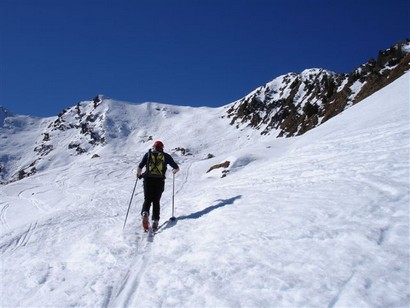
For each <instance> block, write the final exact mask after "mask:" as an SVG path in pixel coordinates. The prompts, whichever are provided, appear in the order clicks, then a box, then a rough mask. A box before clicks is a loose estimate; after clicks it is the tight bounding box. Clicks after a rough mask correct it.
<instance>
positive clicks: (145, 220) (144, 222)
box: [142, 212, 149, 232]
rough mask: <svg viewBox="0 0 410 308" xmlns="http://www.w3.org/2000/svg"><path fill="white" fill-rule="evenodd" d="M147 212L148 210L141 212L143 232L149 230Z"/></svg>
mask: <svg viewBox="0 0 410 308" xmlns="http://www.w3.org/2000/svg"><path fill="white" fill-rule="evenodd" d="M148 216H149V213H148V212H143V213H142V227H143V228H144V231H145V232H148V230H149V219H148Z"/></svg>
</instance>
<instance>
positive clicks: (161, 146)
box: [152, 140, 164, 150]
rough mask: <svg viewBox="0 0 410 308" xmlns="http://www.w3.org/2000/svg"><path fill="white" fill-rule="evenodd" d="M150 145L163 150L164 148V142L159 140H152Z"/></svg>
mask: <svg viewBox="0 0 410 308" xmlns="http://www.w3.org/2000/svg"><path fill="white" fill-rule="evenodd" d="M152 147H153V148H155V149H161V150H163V149H164V144H163V143H162V142H161V141H159V140H158V141H155V142H154V145H153V146H152Z"/></svg>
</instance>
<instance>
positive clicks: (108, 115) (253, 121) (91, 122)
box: [0, 41, 410, 184]
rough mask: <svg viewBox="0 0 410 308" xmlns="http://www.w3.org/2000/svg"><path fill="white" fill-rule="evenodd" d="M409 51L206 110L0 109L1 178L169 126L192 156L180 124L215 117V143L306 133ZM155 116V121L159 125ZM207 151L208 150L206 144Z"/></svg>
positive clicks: (125, 106)
mask: <svg viewBox="0 0 410 308" xmlns="http://www.w3.org/2000/svg"><path fill="white" fill-rule="evenodd" d="M409 52H410V42H409V41H406V42H403V43H400V44H396V45H395V46H393V47H392V48H389V49H388V50H386V51H381V52H379V56H378V58H377V60H374V59H370V60H369V61H368V62H367V63H366V64H364V65H362V66H361V67H359V68H358V69H356V70H355V71H354V72H352V73H351V74H337V73H334V72H330V71H328V70H325V69H307V70H305V71H303V72H302V73H300V74H296V73H289V74H286V75H283V76H280V77H277V78H275V79H274V80H272V81H271V82H269V83H267V84H266V85H264V86H262V87H259V88H257V89H256V90H255V91H253V92H251V93H250V94H248V95H247V96H245V97H244V98H242V99H240V100H238V101H236V102H233V103H231V104H229V105H226V106H224V107H221V108H218V109H210V108H208V109H206V110H205V111H204V110H202V111H200V110H199V109H195V108H191V107H186V108H185V107H184V108H182V107H181V108H180V107H178V106H169V105H163V104H158V103H144V104H141V105H132V104H129V103H125V102H124V103H122V102H121V103H120V102H118V101H114V100H110V99H107V98H104V96H102V95H98V96H96V97H95V98H94V99H93V100H90V101H83V102H80V103H78V104H77V105H75V106H73V107H70V108H67V109H65V110H64V111H62V112H61V113H60V114H59V115H58V116H57V117H52V118H44V119H38V118H33V117H29V116H18V115H14V114H12V113H11V112H9V111H7V110H6V109H4V108H2V107H0V142H1V149H0V184H7V183H9V182H13V181H17V180H20V179H22V178H25V177H27V176H30V175H32V174H35V173H36V172H38V171H39V170H44V169H47V168H49V167H50V166H57V165H59V164H60V165H61V162H62V161H67V162H68V161H73V159H74V160H75V157H77V156H80V155H83V154H87V155H89V156H90V158H92V157H98V154H99V149H103V148H104V146H105V145H107V144H112V143H114V144H119V146H118V147H119V148H120V150H119V151H122V150H121V148H122V147H123V144H124V143H127V142H131V143H133V142H137V143H141V144H142V145H143V146H144V148H145V147H147V146H148V145H146V144H145V143H147V142H150V141H151V140H152V138H153V136H158V135H159V136H163V135H164V132H167V134H168V133H169V132H171V131H175V132H176V134H177V135H178V136H177V138H176V140H177V141H176V143H177V144H176V145H175V149H176V150H175V151H176V152H177V153H178V155H188V154H189V155H191V153H190V149H189V148H187V145H186V144H184V142H185V143H186V142H187V140H189V139H190V138H192V136H185V135H184V136H182V135H183V131H181V129H182V130H184V127H186V126H192V125H194V126H197V134H198V136H200V135H201V134H207V135H209V134H213V133H214V132H213V129H212V126H210V125H209V124H208V123H211V122H212V125H213V126H215V125H219V126H221V127H227V129H225V131H226V134H227V135H229V134H231V135H230V137H229V138H227V137H226V136H215V139H216V140H215V142H216V143H218V142H222V141H221V140H222V139H226V140H227V139H229V142H232V141H234V140H240V139H241V138H242V140H247V141H249V140H251V139H252V137H250V135H252V136H254V137H255V136H258V135H266V136H270V137H291V136H296V135H301V134H303V133H304V132H306V131H308V130H310V129H312V128H314V127H316V126H318V125H320V124H322V123H324V122H325V121H327V120H328V119H330V118H332V117H334V116H336V115H337V114H339V113H340V112H342V111H343V110H345V109H346V108H348V107H350V106H352V105H354V104H356V103H358V102H360V101H361V100H363V99H364V98H366V97H367V96H369V95H371V94H372V93H374V92H376V91H378V90H380V89H381V88H383V87H384V86H386V85H387V84H389V83H390V82H392V81H394V80H395V79H397V78H398V77H400V76H401V75H403V74H404V73H405V72H406V71H408V70H409V68H410V64H409V63H410V53H409ZM205 114H206V117H205V116H204V115H205ZM151 122H155V123H157V124H156V125H154V126H155V130H154V129H153V128H152V124H151ZM158 123H161V124H160V125H158ZM229 124H231V125H229ZM236 128H238V129H239V130H238V129H236ZM244 129H246V130H247V132H246V133H243V130H244ZM155 138H157V137H155ZM161 138H162V137H161ZM218 138H219V140H217V139H218ZM167 139H169V138H168V137H167ZM116 140H120V141H116ZM136 140H137V141H136ZM255 140H256V139H255ZM255 140H254V141H255ZM234 142H238V141H234ZM241 142H242V141H241ZM255 142H256V141H255ZM237 145H238V146H241V143H238V144H237ZM135 146H136V147H137V146H138V144H136V145H135ZM188 146H189V144H188ZM207 146H208V147H209V146H210V145H207ZM203 150H204V151H207V150H208V149H207V148H206V146H205V148H204V149H203ZM201 151H202V150H201ZM199 152H200V151H199V150H197V153H198V154H199ZM187 153H188V154H187ZM207 154H208V157H209V155H210V154H209V153H207ZM201 155H202V156H203V155H204V154H203V153H202V152H201ZM211 156H213V155H211ZM56 161H58V162H59V163H56Z"/></svg>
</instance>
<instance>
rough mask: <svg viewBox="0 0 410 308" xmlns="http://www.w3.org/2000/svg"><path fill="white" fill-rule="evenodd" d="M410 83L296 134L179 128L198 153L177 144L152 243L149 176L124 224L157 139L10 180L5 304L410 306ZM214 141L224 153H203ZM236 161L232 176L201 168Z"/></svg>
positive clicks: (1, 202)
mask: <svg viewBox="0 0 410 308" xmlns="http://www.w3.org/2000/svg"><path fill="white" fill-rule="evenodd" d="M409 79H410V74H409V73H407V74H406V75H405V76H403V77H401V78H400V79H398V80H397V81H395V82H394V83H392V84H390V85H389V86H387V87H386V88H384V89H382V90H381V91H379V92H377V93H375V94H374V95H372V96H371V97H369V98H367V99H366V100H364V101H363V102H362V103H360V104H358V105H355V106H353V107H352V108H349V109H348V110H346V111H345V112H343V113H342V114H341V115H339V116H338V117H336V118H333V119H331V120H329V121H327V122H326V123H325V124H323V125H321V126H320V127H318V128H316V129H314V130H311V131H309V132H308V133H306V134H305V135H303V136H300V137H296V138H288V139H275V138H273V137H269V136H262V137H261V139H259V141H257V142H255V139H254V138H251V139H252V140H253V142H252V143H250V142H249V143H247V142H248V141H247V138H246V137H245V138H244V137H242V138H243V139H244V140H241V141H237V143H236V144H235V143H233V142H234V141H233V140H236V139H235V138H237V137H238V136H235V135H234V133H233V132H230V131H228V135H230V136H231V138H230V139H227V142H220V143H218V144H217V145H216V144H215V140H217V139H214V138H215V136H218V135H221V136H222V135H224V136H225V133H226V127H225V126H223V125H221V126H219V125H216V126H214V125H212V128H213V133H214V134H213V135H210V136H207V135H201V136H200V135H198V134H197V133H198V131H197V128H196V127H195V126H185V125H184V126H183V127H184V128H185V131H184V132H183V135H182V136H188V135H191V136H193V137H191V138H190V139H189V140H190V145H189V148H190V149H191V151H192V152H193V153H196V152H198V153H201V155H199V154H195V155H187V156H182V155H179V154H178V153H179V152H175V153H174V156H175V158H176V159H178V160H179V162H180V164H181V172H180V173H178V174H177V177H176V181H175V184H176V185H175V188H176V189H175V192H176V194H175V205H176V216H177V218H178V219H177V221H176V222H175V223H171V222H168V221H167V218H168V217H170V215H171V207H170V205H171V192H172V180H171V178H169V179H168V180H167V184H166V190H165V192H164V196H163V201H162V205H163V206H162V220H161V223H163V226H162V229H161V231H160V233H159V234H157V235H156V236H155V237H154V238H153V239H152V240H149V238H147V237H146V236H145V235H144V234H143V233H142V232H141V230H140V227H139V219H138V216H139V209H140V206H141V203H142V187H141V185H140V183H139V184H138V186H137V191H136V194H135V197H134V202H133V205H132V208H131V211H130V217H129V220H128V223H127V226H126V229H125V231H124V232H122V225H123V222H124V218H125V213H126V209H127V206H128V202H129V198H130V194H131V190H132V188H133V185H134V183H135V175H134V171H135V164H136V163H137V161H138V158H139V157H140V154H142V153H143V149H145V150H146V149H147V145H149V143H145V142H144V143H141V144H140V146H139V145H138V144H139V142H138V141H135V143H134V144H131V145H130V144H129V143H132V142H131V140H136V139H135V138H131V139H130V140H129V141H130V142H129V143H126V142H123V144H124V147H125V149H126V150H124V151H123V152H122V150H121V151H119V149H121V142H120V141H119V140H121V139H123V138H118V139H116V140H118V142H117V146H116V147H112V148H109V147H104V151H105V152H103V153H100V154H102V155H101V157H100V158H99V159H93V160H90V159H87V160H86V159H84V160H79V161H77V162H76V163H75V164H74V163H73V164H67V165H66V166H59V167H54V168H50V169H47V170H44V171H43V172H41V173H40V172H39V173H38V174H35V175H33V176H32V177H29V178H25V179H23V180H21V181H18V182H15V183H10V184H8V185H6V186H2V187H0V206H1V216H0V217H1V224H2V232H1V236H0V253H1V258H2V262H1V275H0V277H1V278H0V279H1V286H2V287H1V288H2V289H1V291H2V294H1V295H2V300H3V302H2V305H4V306H102V307H146V306H151V307H192V306H201V307H210V306H213V307H214V306H224V307H249V306H261V307H278V306H282V307H302V306H303V307H307V306H309V307H323V306H327V307H359V306H360V307H407V306H408V305H409V303H410V293H409V209H408V204H409V201H410V200H409V155H410V146H409V137H410V128H409V122H408V119H409V104H408V102H409V91H408V85H409ZM167 114H168V113H167ZM168 115H169V114H168ZM186 116H187V117H188V118H190V115H188V113H187V114H186ZM199 116H204V115H199ZM173 123H174V126H175V125H181V126H182V125H183V124H182V123H183V122H180V123H179V122H177V121H175V122H173ZM212 124H213V123H212ZM152 127H154V126H152ZM162 128H163V129H165V128H167V129H169V131H166V132H164V131H161V132H159V131H158V135H159V136H162V137H164V138H163V140H164V142H165V144H166V147H167V144H171V145H170V146H169V147H171V148H172V147H174V145H173V143H174V142H175V144H177V141H178V140H177V138H178V137H179V136H178V135H176V134H175V133H174V131H175V130H172V129H170V127H168V126H167V127H162ZM174 128H175V127H174ZM201 131H202V130H200V131H199V132H201ZM148 134H149V133H148ZM141 136H142V135H141ZM144 136H145V133H144ZM168 137H169V138H170V140H172V141H167V138H168ZM234 137H235V138H234ZM154 138H155V137H154ZM137 140H138V139H137ZM228 141H229V142H228ZM204 144H205V145H212V147H213V148H212V149H213V150H212V151H211V152H213V151H215V157H214V158H211V159H202V158H201V156H202V153H206V152H208V151H207V150H208V148H205V149H204V148H203V145H204ZM239 144H241V147H240V148H237V147H235V145H239ZM187 147H188V146H187ZM101 149H102V148H101ZM127 151H129V152H127ZM133 151H135V152H134V153H136V154H135V156H131V154H130V155H126V154H127V153H133ZM200 151H203V152H200ZM84 157H85V156H84ZM226 160H229V161H231V164H230V166H229V167H228V168H227V170H226V171H228V172H227V175H226V176H225V177H221V175H222V172H221V170H220V169H217V170H213V171H211V172H209V173H206V171H207V170H208V169H209V167H210V165H212V164H216V163H220V162H224V161H226Z"/></svg>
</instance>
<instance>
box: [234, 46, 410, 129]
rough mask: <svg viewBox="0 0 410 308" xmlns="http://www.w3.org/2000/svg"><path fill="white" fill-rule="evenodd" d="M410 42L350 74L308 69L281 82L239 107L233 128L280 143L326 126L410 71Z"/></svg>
mask: <svg viewBox="0 0 410 308" xmlns="http://www.w3.org/2000/svg"><path fill="white" fill-rule="evenodd" d="M409 52H410V42H409V40H407V41H405V42H400V43H397V44H396V45H394V46H392V47H391V48H389V49H387V50H385V51H380V52H379V54H378V57H377V59H376V60H375V59H373V58H371V59H370V60H369V61H368V62H367V63H366V64H364V65H362V66H360V67H359V68H357V69H356V70H354V71H353V72H351V73H350V74H337V73H334V72H330V71H327V70H324V69H308V70H305V71H303V72H302V73H300V74H296V73H289V74H287V75H283V76H280V77H278V78H276V79H274V80H272V81H271V82H269V83H267V84H266V85H264V86H262V87H260V88H258V89H256V90H255V91H253V92H252V93H250V94H248V95H247V96H245V97H244V98H242V99H240V100H238V101H236V102H234V103H233V104H232V105H231V106H230V108H229V109H228V111H227V116H228V118H230V119H231V122H230V123H231V125H236V126H237V127H238V128H239V127H243V126H251V127H252V128H255V129H258V130H260V131H261V134H270V133H272V132H273V131H274V132H275V133H277V136H278V137H292V136H297V135H301V134H303V133H305V132H306V131H308V130H310V129H312V128H314V127H316V126H318V125H320V124H322V123H324V122H326V121H327V120H329V119H330V118H332V117H334V116H336V115H337V114H339V113H340V112H342V111H343V110H345V109H346V108H349V107H351V106H352V105H354V104H357V103H358V102H360V101H362V100H363V99H365V98H366V97H368V96H370V95H371V94H373V93H375V92H377V91H378V90H380V89H381V88H383V87H385V86H386V85H388V84H389V83H391V82H393V81H394V80H396V79H397V78H399V77H400V76H402V75H403V74H404V73H405V72H406V71H408V70H409V69H410V53H409Z"/></svg>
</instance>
